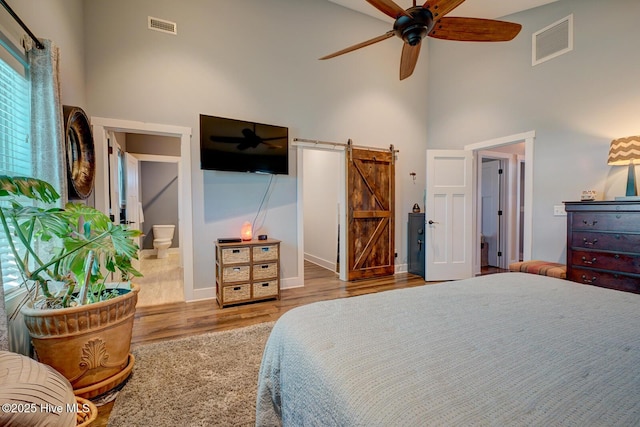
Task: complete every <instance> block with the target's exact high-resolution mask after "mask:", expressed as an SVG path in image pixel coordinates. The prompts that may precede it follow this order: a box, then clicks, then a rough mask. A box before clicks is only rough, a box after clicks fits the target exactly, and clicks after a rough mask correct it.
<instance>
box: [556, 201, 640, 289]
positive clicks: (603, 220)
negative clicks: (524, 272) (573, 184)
mask: <svg viewBox="0 0 640 427" xmlns="http://www.w3.org/2000/svg"><path fill="white" fill-rule="evenodd" d="M565 210H566V211H567V279H569V280H572V281H575V282H580V283H585V284H589V285H595V286H602V287H605V288H612V289H618V290H621V291H627V292H635V293H640V201H633V202H629V201H593V202H565Z"/></svg>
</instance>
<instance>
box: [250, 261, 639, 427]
mask: <svg viewBox="0 0 640 427" xmlns="http://www.w3.org/2000/svg"><path fill="white" fill-rule="evenodd" d="M256 403H257V404H256V425H258V426H274V425H284V426H296V427H297V426H385V427H387V426H422V425H446V426H461V425H480V426H507V425H508V426H518V425H522V426H532V425H545V426H554V425H562V426H567V425H575V426H605V425H606V426H615V425H619V426H631V425H640V295H635V294H630V293H624V292H620V291H614V290H610V289H604V288H598V287H595V286H587V285H581V284H577V283H573V282H570V281H566V280H560V279H555V278H552V277H545V276H537V275H533V274H525V273H504V274H494V275H488V276H481V277H477V278H473V279H467V280H460V281H455V282H446V283H441V284H434V285H428V286H420V287H416V288H408V289H399V290H393V291H387V292H381V293H378V294H370V295H364V296H359V297H354V298H347V299H339V300H332V301H324V302H317V303H313V304H309V305H306V306H302V307H298V308H295V309H292V310H290V311H289V312H287V313H285V314H284V315H283V316H282V317H281V318H280V319H279V320H278V322H276V324H275V326H274V328H273V331H272V332H271V335H270V337H269V340H268V342H267V344H266V348H265V351H264V355H263V359H262V365H261V367H260V374H259V380H258V396H257V402H256Z"/></svg>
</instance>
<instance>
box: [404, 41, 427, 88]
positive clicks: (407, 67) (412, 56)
mask: <svg viewBox="0 0 640 427" xmlns="http://www.w3.org/2000/svg"><path fill="white" fill-rule="evenodd" d="M421 46H422V43H418V44H416V45H414V46H411V45H410V44H409V43H405V44H404V46H403V47H402V57H401V58H400V80H404V79H406V78H407V77H409V76H410V75H411V74H413V70H415V68H416V64H417V63H418V57H419V56H420V47H421Z"/></svg>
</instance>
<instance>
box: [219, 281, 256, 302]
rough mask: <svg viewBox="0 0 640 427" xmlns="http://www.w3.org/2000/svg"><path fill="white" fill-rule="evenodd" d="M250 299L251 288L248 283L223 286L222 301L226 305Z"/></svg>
mask: <svg viewBox="0 0 640 427" xmlns="http://www.w3.org/2000/svg"><path fill="white" fill-rule="evenodd" d="M249 298H251V286H250V285H249V284H248V283H245V284H243V285H236V286H224V287H223V288H222V301H223V302H224V303H225V304H227V303H230V302H234V301H243V300H246V299H249Z"/></svg>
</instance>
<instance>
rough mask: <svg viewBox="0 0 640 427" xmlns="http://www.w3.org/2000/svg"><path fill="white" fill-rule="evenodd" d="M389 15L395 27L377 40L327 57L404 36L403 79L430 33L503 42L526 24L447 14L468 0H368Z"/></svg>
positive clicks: (401, 78)
mask: <svg viewBox="0 0 640 427" xmlns="http://www.w3.org/2000/svg"><path fill="white" fill-rule="evenodd" d="M367 2H368V3H369V4H371V5H372V6H373V7H375V8H376V9H378V10H379V11H380V12H382V13H384V14H385V15H387V16H389V17H391V18H393V19H395V22H394V23H393V30H391V31H387V32H386V33H385V34H383V35H381V36H378V37H375V38H373V39H370V40H367V41H364V42H362V43H358V44H356V45H353V46H350V47H348V48H346V49H342V50H339V51H337V52H334V53H332V54H329V55H326V56H323V57H322V58H320V59H330V58H335V57H336V56H340V55H343V54H345V53H349V52H353V51H354V50H357V49H361V48H363V47H366V46H370V45H372V44H375V43H378V42H381V41H383V40H386V39H388V38H391V37H393V36H394V35H395V36H397V37H398V38H400V39H402V41H403V42H404V45H403V47H402V56H401V58H400V80H404V79H406V78H407V77H409V76H410V75H411V74H413V70H414V69H415V67H416V63H417V62H418V57H419V55H420V47H421V43H422V40H423V39H424V38H425V37H427V36H429V37H433V38H437V39H442V40H458V41H476V42H499V41H509V40H512V39H513V38H514V37H515V36H517V35H518V33H519V32H520V29H521V28H522V26H521V25H520V24H516V23H513V22H505V21H497V20H493V19H481V18H458V17H455V18H454V17H446V16H445V15H446V14H448V13H449V12H451V11H452V10H453V9H455V8H456V7H458V6H460V5H461V4H462V3H463V2H464V0H427V1H426V2H425V3H424V4H423V5H422V6H417V5H416V1H415V0H414V1H413V7H410V8H408V9H406V10H405V9H403V8H402V7H400V6H399V5H397V4H396V3H395V2H394V1H393V0H367Z"/></svg>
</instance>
